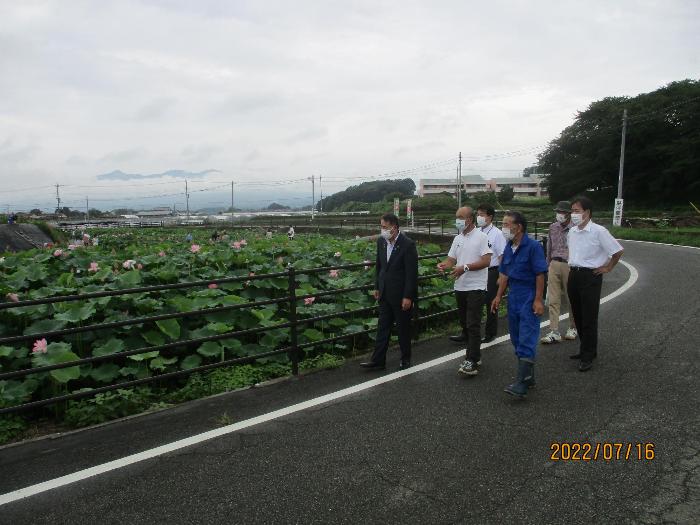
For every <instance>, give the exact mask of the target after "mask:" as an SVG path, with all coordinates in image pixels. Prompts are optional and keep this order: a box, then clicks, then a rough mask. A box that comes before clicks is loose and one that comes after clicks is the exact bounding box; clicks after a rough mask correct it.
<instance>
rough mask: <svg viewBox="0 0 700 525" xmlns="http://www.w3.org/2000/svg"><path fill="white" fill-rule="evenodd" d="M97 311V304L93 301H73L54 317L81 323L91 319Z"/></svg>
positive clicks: (59, 319)
mask: <svg viewBox="0 0 700 525" xmlns="http://www.w3.org/2000/svg"><path fill="white" fill-rule="evenodd" d="M96 311H97V310H96V308H95V305H94V304H91V303H84V304H76V303H71V304H70V305H69V306H67V308H66V309H65V310H64V311H63V312H61V313H58V314H56V315H55V316H54V319H56V320H58V321H66V322H68V323H79V322H80V321H85V320H86V319H89V318H90V317H91V316H92V315H94V314H95V312H96Z"/></svg>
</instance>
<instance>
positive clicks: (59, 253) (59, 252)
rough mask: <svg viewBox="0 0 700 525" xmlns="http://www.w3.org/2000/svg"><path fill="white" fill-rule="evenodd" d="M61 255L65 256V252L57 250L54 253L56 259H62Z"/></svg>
mask: <svg viewBox="0 0 700 525" xmlns="http://www.w3.org/2000/svg"><path fill="white" fill-rule="evenodd" d="M61 255H63V250H56V251H55V252H53V256H54V257H60V256H61Z"/></svg>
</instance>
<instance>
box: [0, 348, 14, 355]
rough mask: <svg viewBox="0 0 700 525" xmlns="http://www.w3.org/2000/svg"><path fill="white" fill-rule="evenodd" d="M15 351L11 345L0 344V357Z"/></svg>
mask: <svg viewBox="0 0 700 525" xmlns="http://www.w3.org/2000/svg"><path fill="white" fill-rule="evenodd" d="M14 352H15V349H14V348H12V347H11V346H0V357H9V356H10V355H12V354H13V353H14Z"/></svg>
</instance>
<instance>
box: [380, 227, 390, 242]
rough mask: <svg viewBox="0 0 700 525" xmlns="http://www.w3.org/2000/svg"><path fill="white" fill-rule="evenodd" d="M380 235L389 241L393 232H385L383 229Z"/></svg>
mask: <svg viewBox="0 0 700 525" xmlns="http://www.w3.org/2000/svg"><path fill="white" fill-rule="evenodd" d="M379 234H380V235H381V236H382V237H383V238H384V239H386V240H387V241H388V240H389V239H391V230H385V229H384V228H382V230H381V231H380V232H379Z"/></svg>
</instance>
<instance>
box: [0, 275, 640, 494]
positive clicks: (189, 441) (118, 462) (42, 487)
mask: <svg viewBox="0 0 700 525" xmlns="http://www.w3.org/2000/svg"><path fill="white" fill-rule="evenodd" d="M620 263H621V264H623V265H624V266H626V267H627V268H628V269H629V271H630V276H629V278H628V279H627V282H626V283H625V284H624V285H622V286H621V287H620V288H618V289H617V290H615V291H614V292H613V293H611V294H610V295H607V296H605V297H604V298H602V299H601V303H605V302H607V301H610V300H612V299H614V298H616V297H618V296H619V295H621V294H623V293H624V292H626V291H627V290H628V289H629V288H631V287H632V286H633V285H634V283H635V282H637V278H638V277H639V274H638V273H637V270H636V268H635V267H634V266H632V265H631V264H628V263H626V262H624V261H620ZM568 317H569V314H563V315H560V316H559V318H560V319H567V318H568ZM547 325H549V321H544V322H542V323H540V326H541V327H545V326H547ZM509 338H510V336H509V335H508V334H506V335H502V336H501V337H498V338H496V339H494V340H493V341H491V342H490V343H487V344H484V345H482V348H486V347H489V346H493V345H496V344H499V343H502V342H504V341H508V339H509ZM463 356H464V350H463V349H462V350H458V351H457V352H453V353H452V354H449V355H446V356H443V357H438V358H437V359H433V360H432V361H428V362H426V363H422V364H420V365H415V366H413V367H411V368H409V369H407V370H401V371H399V372H394V373H391V374H387V375H384V376H381V377H378V378H376V379H372V380H371V381H365V382H364V383H360V384H359V385H355V386H351V387H348V388H344V389H342V390H338V391H336V392H331V393H330V394H326V395H324V396H320V397H315V398H313V399H309V400H308V401H303V402H301V403H296V404H294V405H291V406H288V407H285V408H281V409H279V410H275V411H273V412H268V413H266V414H262V415H259V416H256V417H253V418H250V419H246V420H244V421H239V422H238V423H233V424H232V425H228V426H225V427H221V428H217V429H215V430H210V431H208V432H203V433H201V434H197V435H194V436H190V437H188V438H185V439H180V440H178V441H173V442H172V443H168V444H166V445H161V446H160V447H156V448H152V449H150V450H144V451H143V452H139V453H137V454H132V455H130V456H126V457H123V458H120V459H115V460H114V461H109V462H107V463H102V464H101V465H96V466H94V467H90V468H87V469H84V470H80V471H78V472H74V473H72V474H68V475H66V476H61V477H59V478H54V479H51V480H48V481H44V482H43V483H37V484H36V485H31V486H29V487H25V488H22V489H18V490H14V491H12V492H7V493H6V494H1V495H0V506H2V505H6V504H7V503H12V502H13V501H17V500H20V499H24V498H28V497H29V496H34V495H36V494H40V493H42V492H46V491H49V490H53V489H56V488H59V487H63V486H65V485H69V484H71V483H75V482H76V481H82V480H85V479H88V478H91V477H93V476H98V475H100V474H105V473H106V472H110V471H112V470H117V469H120V468H123V467H126V466H128V465H133V464H134V463H139V462H141V461H145V460H147V459H151V458H155V457H158V456H162V455H163V454H167V453H169V452H175V451H176V450H180V449H183V448H185V447H189V446H192V445H197V444H199V443H202V442H204V441H208V440H210V439H214V438H217V437H220V436H225V435H227V434H231V433H233V432H237V431H239V430H243V429H245V428H250V427H252V426H255V425H259V424H261V423H266V422H268V421H273V420H275V419H277V418H280V417H283V416H287V415H289V414H294V413H296V412H301V411H302V410H306V409H308V408H312V407H315V406H318V405H322V404H324V403H329V402H331V401H335V400H336V399H340V398H343V397H346V396H350V395H352V394H356V393H358V392H362V391H364V390H369V389H370V388H374V387H375V386H379V385H382V384H384V383H388V382H389V381H394V380H396V379H399V378H401V377H404V376H407V375H410V374H416V373H418V372H421V371H423V370H427V369H428V368H432V367H434V366H438V365H441V364H443V363H447V362H449V361H453V360H455V359H459V358H461V357H463Z"/></svg>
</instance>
